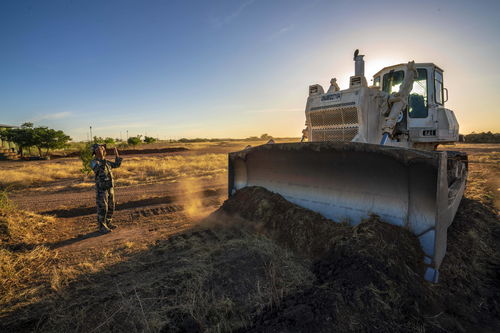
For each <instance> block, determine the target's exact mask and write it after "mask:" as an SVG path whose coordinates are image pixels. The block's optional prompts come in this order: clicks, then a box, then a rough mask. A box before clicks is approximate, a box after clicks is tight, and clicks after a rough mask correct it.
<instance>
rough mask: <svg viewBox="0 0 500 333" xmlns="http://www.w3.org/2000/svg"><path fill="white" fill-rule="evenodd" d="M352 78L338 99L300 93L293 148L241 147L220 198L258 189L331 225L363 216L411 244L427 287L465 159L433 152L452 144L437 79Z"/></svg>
mask: <svg viewBox="0 0 500 333" xmlns="http://www.w3.org/2000/svg"><path fill="white" fill-rule="evenodd" d="M363 58H364V55H360V54H359V51H358V50H356V51H355V53H354V69H355V70H354V75H353V76H351V77H350V79H349V87H348V88H347V89H344V90H341V89H340V87H339V85H338V84H337V82H336V79H335V78H333V79H332V80H331V81H330V87H329V88H328V90H327V91H326V92H325V91H324V89H323V87H322V86H321V85H319V84H314V85H311V86H309V96H308V98H307V103H306V107H305V118H306V121H305V125H306V128H305V129H304V130H303V132H302V140H301V142H295V143H274V142H269V143H267V144H264V145H260V146H255V147H247V148H246V149H244V150H242V151H237V152H232V153H229V156H228V194H229V196H232V195H233V194H234V193H235V192H236V191H237V190H239V189H241V188H244V187H246V186H261V187H264V188H266V189H268V190H270V191H272V192H275V193H279V194H280V195H282V196H283V197H284V198H285V199H287V200H289V201H290V202H293V203H295V204H297V205H299V206H301V207H304V208H307V209H310V210H313V211H315V212H318V213H320V214H321V215H323V216H324V217H326V218H328V219H331V220H333V221H336V222H348V223H350V224H352V225H356V224H358V223H360V222H361V221H362V220H363V219H365V218H367V217H369V216H370V215H377V216H379V217H380V219H381V220H383V221H385V222H387V223H390V224H393V225H397V226H400V227H402V228H406V229H408V230H409V231H410V232H412V233H413V234H414V235H415V236H416V237H417V238H418V240H419V242H420V245H421V247H422V250H423V253H424V258H423V262H424V265H425V272H424V278H425V279H426V280H427V281H431V282H434V283H437V282H438V279H439V267H440V265H441V263H442V261H443V258H444V256H445V253H446V243H447V229H448V227H449V226H450V224H451V223H452V221H453V219H454V217H455V214H456V212H457V209H458V206H459V204H460V201H461V199H462V197H463V193H464V190H465V186H466V180H467V166H468V165H467V155H466V154H465V153H462V152H457V151H443V150H437V147H438V146H439V145H441V144H452V143H454V142H456V141H458V139H459V132H458V131H459V126H458V122H457V119H456V117H455V114H454V112H453V111H452V110H449V109H446V108H445V103H446V101H447V100H448V90H447V89H446V88H445V87H444V85H443V70H442V69H441V68H440V67H438V66H437V65H435V64H433V63H415V62H414V61H411V62H408V63H406V64H397V65H393V66H389V67H385V68H383V69H381V70H380V71H378V72H377V73H376V74H375V75H374V76H373V82H372V84H371V85H370V86H368V84H367V80H366V78H365V74H364V67H365V63H364V59H363Z"/></svg>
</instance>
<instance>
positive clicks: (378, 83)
mask: <svg viewBox="0 0 500 333" xmlns="http://www.w3.org/2000/svg"><path fill="white" fill-rule="evenodd" d="M373 85H374V86H375V87H380V76H377V77H376V78H375V79H374V80H373Z"/></svg>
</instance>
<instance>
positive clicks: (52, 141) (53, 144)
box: [0, 123, 71, 157]
mask: <svg viewBox="0 0 500 333" xmlns="http://www.w3.org/2000/svg"><path fill="white" fill-rule="evenodd" d="M0 139H1V140H2V141H8V142H13V143H15V144H16V146H17V148H18V154H20V155H21V157H23V156H24V153H25V151H26V150H28V151H29V152H30V153H31V148H32V147H35V148H37V149H38V154H39V155H40V157H43V156H45V157H46V156H47V155H48V154H49V151H50V150H53V149H61V148H64V147H66V146H67V144H68V142H69V141H70V140H71V138H70V137H69V136H68V135H66V134H65V133H64V132H63V131H61V130H55V129H52V128H48V127H45V126H39V127H34V126H33V123H24V124H22V125H21V127H18V128H15V127H14V128H5V129H1V130H0ZM44 152H45V153H44Z"/></svg>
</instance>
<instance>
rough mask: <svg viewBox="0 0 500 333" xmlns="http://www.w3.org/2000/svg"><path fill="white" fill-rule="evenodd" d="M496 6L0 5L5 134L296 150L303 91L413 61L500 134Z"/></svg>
mask: <svg viewBox="0 0 500 333" xmlns="http://www.w3.org/2000/svg"><path fill="white" fill-rule="evenodd" d="M499 13H500V1H328V0H318V1H295V0H277V1H268V0H266V1H264V0H243V1H237V0H233V1H175V2H174V1H148V0H133V1H132V0H119V1H102V0H101V1H89V0H85V1H84V0H81V1H69V0H64V1H62V0H61V1H48V0H45V1H40V0H39V1H24V0H12V1H8V0H3V1H1V2H0V43H1V44H0V45H1V48H0V50H1V52H0V123H8V124H20V123H23V122H25V121H32V122H34V123H35V124H36V125H46V126H50V127H54V128H58V129H63V130H64V131H66V132H67V133H68V134H70V135H71V136H72V137H73V138H75V139H85V138H86V133H87V131H88V127H89V126H90V125H92V126H93V128H94V134H96V135H98V136H112V137H119V136H120V132H121V133H122V136H123V137H125V135H126V134H125V133H126V131H127V130H128V131H129V135H131V136H132V135H136V134H145V133H147V134H148V135H151V136H160V138H162V139H164V138H180V137H246V136H250V135H260V134H262V133H266V132H267V133H269V134H271V135H275V136H299V135H300V133H301V129H302V128H303V125H304V120H305V118H304V106H305V102H306V98H307V88H308V86H309V85H310V84H313V83H320V84H322V85H324V86H328V82H329V80H330V78H331V77H337V78H338V80H339V82H340V84H341V88H342V86H343V87H345V86H346V84H347V80H348V77H349V75H351V72H352V71H353V64H352V52H353V50H354V49H356V48H359V49H360V50H361V52H362V53H363V54H365V55H366V56H365V60H366V61H367V72H368V73H367V74H368V75H370V74H373V73H374V72H375V71H377V70H378V69H380V68H381V67H383V66H386V65H391V64H393V63H400V62H406V61H408V60H415V61H417V62H435V63H436V64H438V65H439V66H440V67H442V68H444V70H445V85H446V86H447V87H448V89H449V91H450V99H449V103H448V104H447V107H448V108H451V109H453V110H455V112H456V114H457V116H458V118H459V121H460V124H461V132H463V133H468V132H471V131H474V130H475V131H482V130H494V131H500V116H499V114H500V108H499V105H500V92H499V91H500V89H499V88H498V87H499V82H498V79H499V78H500V65H499V62H500V56H499V55H500V19H499V17H498V15H499Z"/></svg>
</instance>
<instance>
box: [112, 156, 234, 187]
mask: <svg viewBox="0 0 500 333" xmlns="http://www.w3.org/2000/svg"><path fill="white" fill-rule="evenodd" d="M226 170H227V155H226V154H200V155H172V156H165V157H132V158H128V159H126V160H124V162H123V164H122V166H121V167H120V168H118V169H116V170H115V171H114V174H115V175H116V180H117V184H118V185H130V184H137V183H139V182H140V183H144V182H156V181H175V180H178V179H181V178H198V179H200V178H211V177H214V176H218V175H221V174H224V173H225V172H226Z"/></svg>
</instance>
